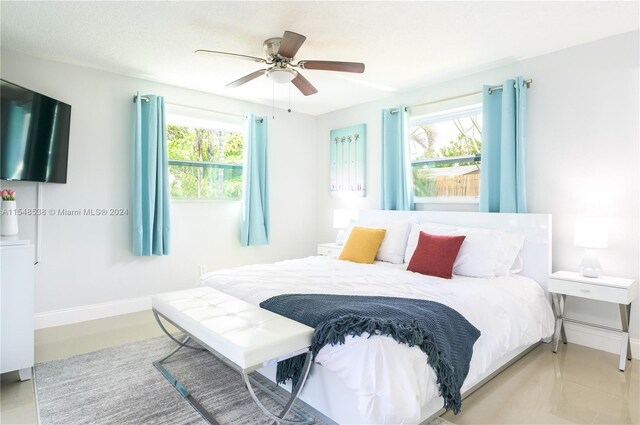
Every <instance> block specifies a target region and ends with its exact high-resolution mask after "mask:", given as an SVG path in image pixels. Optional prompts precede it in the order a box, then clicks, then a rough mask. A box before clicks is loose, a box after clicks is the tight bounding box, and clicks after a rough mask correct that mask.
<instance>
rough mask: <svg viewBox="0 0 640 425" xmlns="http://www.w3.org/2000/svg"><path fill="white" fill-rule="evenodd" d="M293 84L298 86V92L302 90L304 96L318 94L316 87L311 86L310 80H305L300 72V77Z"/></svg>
mask: <svg viewBox="0 0 640 425" xmlns="http://www.w3.org/2000/svg"><path fill="white" fill-rule="evenodd" d="M291 82H292V83H293V85H294V86H296V87H297V88H298V90H300V91H301V92H302V94H303V95H305V96H309V95H312V94H315V93H318V89H316V88H315V87H313V84H311V83H310V82H309V80H307V79H306V78H304V77H303V76H302V74H300V73H299V72H298V76H297V77H296V78H294V79H293V80H291Z"/></svg>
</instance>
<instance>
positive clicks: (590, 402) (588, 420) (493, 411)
mask: <svg viewBox="0 0 640 425" xmlns="http://www.w3.org/2000/svg"><path fill="white" fill-rule="evenodd" d="M158 335H161V331H160V329H159V328H158V326H157V325H156V323H155V321H154V319H153V315H152V314H151V312H140V313H134V314H127V315H123V316H118V317H112V318H107V319H100V320H93V321H91V322H84V323H78V324H73V325H67V326H60V327H56V328H49V329H43V330H38V331H36V335H35V339H36V362H42V361H47V360H55V359H60V358H65V357H68V356H71V355H74V354H80V353H85V352H89V351H94V350H98V349H101V348H104V347H109V346H114V345H120V344H126V343H128V342H133V341H137V340H141V339H146V338H152V337H155V336H158ZM617 364H618V356H617V355H615V354H610V353H605V352H602V351H598V350H593V349H590V348H586V347H582V346H579V345H573V344H568V345H564V346H561V348H560V350H559V352H558V354H557V355H556V354H553V353H551V351H550V347H549V345H546V344H542V345H540V346H539V347H537V348H536V349H534V350H533V351H531V352H530V353H529V354H527V355H526V356H525V357H523V358H522V359H520V360H519V361H518V362H516V363H515V364H514V365H512V366H511V367H510V368H508V369H507V370H505V371H504V372H503V373H501V374H500V375H498V376H497V377H496V378H494V379H493V380H492V381H491V382H489V383H488V384H487V385H485V386H484V387H482V388H480V389H479V390H478V391H476V392H475V393H474V394H472V395H471V396H469V397H468V398H467V399H465V400H464V403H463V412H462V413H460V414H459V415H453V414H451V413H447V414H446V415H444V416H443V418H444V419H446V420H448V421H450V422H453V423H455V424H460V425H463V424H640V361H638V360H633V362H628V363H627V370H626V372H624V373H621V372H619V371H618V367H617ZM0 423H1V424H3V425H9V424H35V423H37V412H36V405H35V395H34V388H33V381H25V382H19V381H17V373H16V374H4V375H3V376H2V385H1V392H0Z"/></svg>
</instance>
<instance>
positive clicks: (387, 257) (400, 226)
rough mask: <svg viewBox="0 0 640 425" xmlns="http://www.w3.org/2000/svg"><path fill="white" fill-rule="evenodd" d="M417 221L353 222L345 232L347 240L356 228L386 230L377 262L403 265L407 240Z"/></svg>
mask: <svg viewBox="0 0 640 425" xmlns="http://www.w3.org/2000/svg"><path fill="white" fill-rule="evenodd" d="M416 221H417V219H415V218H411V219H408V220H402V221H386V222H372V221H362V220H361V221H353V220H352V221H351V222H350V223H349V227H347V229H346V231H345V238H344V239H345V240H348V239H349V235H350V234H351V231H352V230H353V228H354V227H355V226H358V227H367V228H370V229H385V230H386V231H387V232H386V233H385V235H384V239H383V240H382V244H381V245H380V248H379V249H378V253H377V254H376V260H378V261H386V262H388V263H393V264H402V263H403V261H404V253H405V248H406V247H407V238H408V237H409V231H410V230H411V225H412V224H414V223H415V222H416Z"/></svg>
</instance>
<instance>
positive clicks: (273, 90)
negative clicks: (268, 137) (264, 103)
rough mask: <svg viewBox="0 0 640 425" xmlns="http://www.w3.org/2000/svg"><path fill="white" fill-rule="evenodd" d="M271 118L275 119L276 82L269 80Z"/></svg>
mask: <svg viewBox="0 0 640 425" xmlns="http://www.w3.org/2000/svg"><path fill="white" fill-rule="evenodd" d="M271 119H272V120H275V119H276V83H275V82H274V81H272V82H271Z"/></svg>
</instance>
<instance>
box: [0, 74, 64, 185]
mask: <svg viewBox="0 0 640 425" xmlns="http://www.w3.org/2000/svg"><path fill="white" fill-rule="evenodd" d="M0 119H1V121H0V123H1V129H0V142H1V150H0V179H3V180H29V181H37V182H49V183H66V182H67V159H68V154H69V126H70V124H71V105H67V104H66V103H63V102H60V101H59V100H56V99H52V98H50V97H48V96H44V95H42V94H40V93H36V92H33V91H31V90H28V89H25V88H24V87H20V86H18V85H16V84H13V83H10V82H8V81H5V80H2V79H0Z"/></svg>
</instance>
